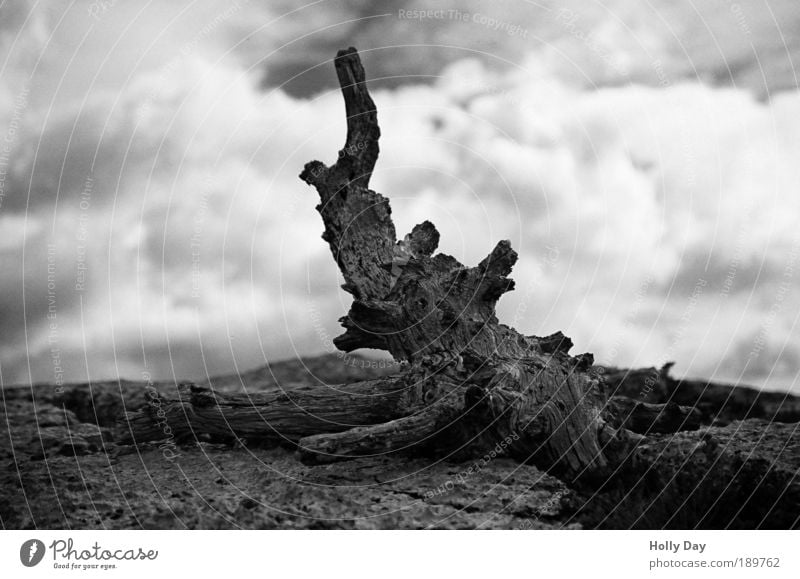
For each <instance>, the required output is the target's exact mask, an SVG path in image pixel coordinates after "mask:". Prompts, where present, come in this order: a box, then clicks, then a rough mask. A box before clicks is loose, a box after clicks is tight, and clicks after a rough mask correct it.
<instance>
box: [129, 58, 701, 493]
mask: <svg viewBox="0 0 800 579" xmlns="http://www.w3.org/2000/svg"><path fill="white" fill-rule="evenodd" d="M335 67H336V72H337V75H338V78H339V84H340V85H341V90H342V94H343V95H344V101H345V110H346V114H347V139H346V142H345V145H344V148H343V149H342V150H341V151H340V152H339V156H338V160H337V161H336V163H335V164H333V165H332V166H327V165H325V164H323V163H322V162H320V161H312V162H310V163H308V164H307V165H306V166H305V168H304V170H303V172H302V174H301V175H300V177H301V179H303V180H304V181H305V182H306V183H308V184H309V185H313V186H314V187H315V188H316V190H317V192H318V193H319V197H320V204H319V205H318V206H317V210H318V211H319V213H320V215H321V216H322V220H323V223H324V226H325V232H324V233H323V236H322V237H323V239H324V240H325V241H326V242H327V243H328V244H329V246H330V249H331V253H332V254H333V258H334V259H335V260H336V263H337V264H338V266H339V268H340V270H341V272H342V274H343V276H344V279H345V282H346V283H345V284H344V285H343V286H342V287H343V289H344V290H345V291H347V292H349V293H350V294H351V295H352V296H353V304H352V307H351V308H350V312H349V313H348V314H347V316H345V317H343V318H341V320H340V321H341V323H342V325H343V327H344V328H345V332H344V333H343V334H342V335H341V336H339V337H338V338H336V339H335V340H334V342H335V344H336V346H337V347H338V348H339V349H340V350H343V351H347V352H349V351H352V350H355V349H358V348H376V349H380V350H385V351H387V352H389V353H390V354H391V355H392V356H393V357H394V358H395V359H396V360H399V361H403V362H404V364H403V366H402V368H403V372H402V373H400V374H399V375H396V376H393V377H390V378H386V379H380V380H370V381H366V382H356V383H353V384H347V385H344V386H319V387H316V388H303V389H295V390H285V391H280V392H277V393H262V394H257V395H246V394H236V395H231V394H221V393H217V392H214V391H213V390H210V389H208V388H201V387H198V386H196V385H186V386H184V387H183V388H182V389H181V396H180V397H179V399H178V400H172V401H161V400H159V401H158V403H157V404H156V403H152V404H149V405H148V406H146V407H144V408H142V409H140V410H139V411H137V412H134V413H131V414H128V415H127V416H126V417H125V419H124V420H123V421H122V424H121V426H120V430H119V436H118V440H120V439H121V440H122V441H127V442H142V441H152V440H159V439H162V438H164V437H165V436H166V434H165V433H166V431H167V430H168V431H169V434H170V435H176V436H189V437H196V436H198V435H201V434H204V435H219V436H226V435H227V436H235V437H240V438H247V439H254V438H263V439H275V440H284V441H288V442H290V443H292V444H295V445H296V446H297V448H298V450H299V452H300V455H301V457H302V458H303V459H305V460H314V461H332V460H338V459H345V458H352V457H356V456H365V455H372V454H377V453H387V452H394V451H398V452H400V451H403V452H408V453H413V454H429V453H432V454H436V455H439V456H442V455H444V456H451V457H467V456H470V455H481V454H484V453H486V452H487V451H489V450H490V449H495V448H497V447H498V445H499V446H500V448H502V450H503V451H504V452H506V453H507V454H509V455H511V456H513V457H516V458H517V459H519V460H521V461H531V462H533V463H535V464H536V465H537V466H539V467H542V468H546V469H551V470H555V471H556V472H558V473H561V474H566V475H570V476H572V477H573V478H577V477H581V476H584V475H586V474H591V475H598V474H600V475H602V474H605V473H608V472H610V471H611V470H612V469H614V468H616V467H617V466H618V465H619V463H620V461H622V460H624V458H625V457H626V456H628V454H629V452H630V449H631V446H632V444H633V441H634V440H635V439H636V437H635V436H634V437H631V436H630V435H629V431H628V430H627V429H626V428H633V426H632V425H638V427H639V428H640V429H641V428H644V427H646V426H647V424H656V423H657V426H658V427H659V430H663V428H664V425H665V424H677V423H679V422H680V416H679V415H680V413H681V412H682V411H683V410H681V408H680V407H675V405H672V406H671V407H670V415H669V420H668V421H665V420H660V416H659V414H660V413H659V411H658V408H654V407H653V406H652V405H648V406H647V407H644V406H641V405H630V404H620V403H617V404H612V405H609V404H608V399H607V396H606V393H605V392H604V388H603V381H602V378H601V376H600V375H599V374H598V373H597V372H595V371H594V370H593V368H592V363H593V358H592V355H591V354H581V355H578V356H570V354H569V350H570V348H571V347H572V343H571V341H570V340H569V338H567V337H565V336H563V335H562V334H561V333H557V334H554V335H552V336H548V337H545V338H540V337H536V336H524V335H522V334H520V333H519V332H517V331H516V330H514V329H513V328H509V327H508V326H505V325H503V324H501V323H500V322H499V321H498V319H497V317H496V315H495V304H496V303H497V300H498V299H499V298H500V297H501V296H502V295H503V294H504V293H505V292H508V291H510V290H512V289H513V288H514V282H513V280H511V279H510V278H509V277H508V276H509V274H510V273H511V269H512V267H513V265H514V263H515V262H516V261H517V254H516V252H515V251H514V250H513V249H512V248H511V245H510V243H509V242H508V241H500V242H499V243H498V244H497V245H496V246H495V248H494V249H492V250H491V252H489V254H488V256H487V257H486V258H485V259H484V260H483V261H481V262H480V263H479V264H478V265H476V266H474V267H468V266H465V265H462V264H461V263H459V262H458V260H456V259H455V258H453V257H451V256H449V255H444V254H441V253H439V254H435V255H434V252H435V250H436V247H437V245H438V242H439V232H438V231H437V230H436V228H435V227H434V225H433V224H431V223H430V222H428V221H425V222H423V223H421V224H419V225H417V226H416V227H414V229H413V230H412V231H411V232H410V233H409V234H407V235H406V236H405V237H403V238H402V239H401V240H399V241H398V239H397V235H396V232H395V227H394V223H393V222H392V218H391V208H390V206H389V200H388V199H387V198H385V197H383V196H382V195H380V194H379V193H376V192H375V191H372V190H371V189H369V181H370V177H371V175H372V171H373V168H374V166H375V162H376V161H377V159H378V151H379V149H378V140H379V137H380V129H379V127H378V120H377V111H376V109H375V104H374V102H373V101H372V98H371V97H370V95H369V92H368V91H367V85H366V82H365V75H364V69H363V67H362V65H361V61H360V59H359V56H358V53H357V51H356V50H355V49H354V48H350V49H348V50H343V51H340V52H339V54H338V55H337V57H336V60H335ZM614 412H617V413H619V412H628V413H636V414H637V416H636V417H633V418H631V417H630V416H625V417H621V418H620V417H619V416H614V415H613V414H614ZM686 413H687V414H688V411H686ZM643 424H644V425H645V426H644V427H643V426H642V425H643ZM612 425H614V426H612Z"/></svg>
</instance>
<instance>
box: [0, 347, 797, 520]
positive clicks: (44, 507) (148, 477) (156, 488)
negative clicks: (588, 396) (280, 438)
mask: <svg viewBox="0 0 800 579" xmlns="http://www.w3.org/2000/svg"><path fill="white" fill-rule="evenodd" d="M396 370H397V368H396V367H394V366H393V365H392V364H386V363H385V362H384V363H379V362H373V361H369V360H365V359H362V358H359V357H348V358H346V359H344V360H342V359H341V358H339V357H338V356H336V355H331V356H321V357H317V358H311V359H307V360H303V361H288V362H282V363H278V364H273V365H272V366H271V367H269V368H262V369H259V370H255V371H252V372H248V373H246V374H243V375H241V376H227V377H220V378H215V379H212V380H211V384H212V386H213V387H214V388H217V389H220V390H226V391H235V390H242V389H245V390H247V391H251V392H252V391H262V390H267V389H270V388H276V387H279V386H280V387H282V388H292V387H293V386H299V385H307V384H309V383H311V381H316V380H319V381H321V382H323V383H334V384H335V383H343V382H348V381H353V380H356V379H363V378H369V377H375V376H378V375H383V374H389V373H392V372H394V371H396ZM668 370H669V369H668V368H665V369H661V370H657V369H643V370H636V371H627V370H619V369H613V368H608V369H605V374H606V380H607V383H608V384H609V387H610V388H611V389H612V391H616V392H617V393H618V394H626V395H628V396H631V397H632V398H634V399H637V400H638V399H641V400H643V401H646V402H668V401H674V402H678V403H679V404H683V405H690V406H694V407H695V408H697V409H698V411H699V414H698V416H699V421H700V426H699V428H698V426H697V425H694V426H692V428H694V429H693V430H687V431H682V432H678V433H677V434H663V435H651V436H649V437H648V439H647V441H646V443H644V444H643V445H642V447H641V449H640V454H641V460H639V461H638V462H637V463H636V464H635V465H633V466H632V467H631V469H629V470H627V471H626V472H620V473H617V475H616V476H614V477H612V478H610V479H609V480H607V481H602V482H595V483H594V484H593V485H592V486H587V485H585V484H581V485H578V484H573V483H572V482H571V481H562V480H559V479H557V478H555V477H553V476H551V475H548V474H546V473H544V472H542V471H540V470H538V469H537V468H536V467H535V466H532V465H521V464H518V463H516V462H514V461H512V460H510V459H507V458H500V457H498V458H494V459H492V460H491V461H490V462H488V463H484V462H483V461H476V462H462V463H453V462H447V461H435V460H431V459H418V458H416V459H412V458H408V457H402V456H393V457H380V458H370V459H359V460H353V461H349V462H341V463H334V464H329V465H313V466H312V465H305V464H303V463H301V462H300V461H298V460H297V459H296V456H295V454H294V452H293V450H292V449H290V448H282V447H264V446H259V445H254V444H251V443H248V442H247V441H239V442H238V443H236V444H234V445H230V444H216V443H212V442H210V441H202V440H201V441H193V442H185V443H181V444H178V445H177V446H174V447H171V446H164V445H162V446H160V447H159V446H158V445H157V444H152V445H147V446H140V447H138V448H135V447H131V446H124V445H118V444H115V442H114V425H115V421H116V419H117V417H118V416H120V414H121V412H123V410H124V409H129V410H130V409H133V408H135V407H137V406H140V405H141V404H143V403H144V393H145V390H146V389H147V386H148V384H145V383H137V382H127V381H122V382H116V381H115V382H102V383H93V384H91V385H86V384H79V385H70V386H66V387H64V388H63V391H60V392H57V391H56V388H55V387H54V386H52V385H39V386H35V387H33V388H31V387H29V386H27V387H7V388H5V389H3V390H2V395H3V397H2V401H1V402H2V405H0V417H1V418H2V422H3V423H4V424H5V427H3V428H2V434H0V464H2V465H3V468H2V470H0V525H1V526H2V527H3V528H78V529H87V528H88V529H98V528H115V529H120V528H122V529H129V528H148V529H156V528H157V529H163V528H170V529H171V528H178V529H183V528H370V529H372V528H380V529H384V528H388V529H406V528H413V529H418V528H462V529H477V528H481V529H497V528H499V529H538V528H595V527H600V528H695V527H699V528H797V527H800V476H798V475H799V474H800V432H798V421H800V399H798V398H797V397H792V396H788V395H786V394H784V393H760V392H758V391H756V390H753V389H748V388H742V387H737V388H734V387H732V386H726V385H720V384H708V383H705V382H701V381H678V380H673V379H671V378H670V377H669V372H668ZM151 385H152V387H154V388H156V389H157V390H158V391H159V392H161V393H162V394H163V395H165V396H169V395H170V394H171V393H174V392H175V385H174V384H169V383H155V384H151Z"/></svg>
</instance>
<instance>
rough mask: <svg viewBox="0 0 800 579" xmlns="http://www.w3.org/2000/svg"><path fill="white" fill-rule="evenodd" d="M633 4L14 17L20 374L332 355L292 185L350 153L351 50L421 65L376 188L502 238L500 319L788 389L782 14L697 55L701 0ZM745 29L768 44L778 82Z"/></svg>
mask: <svg viewBox="0 0 800 579" xmlns="http://www.w3.org/2000/svg"><path fill="white" fill-rule="evenodd" d="M629 4H630V3H626V4H625V7H624V8H623V4H622V3H616V2H606V3H605V4H603V5H597V6H594V7H593V8H591V9H587V8H583V7H581V6H580V4H579V3H577V2H576V3H574V5H572V4H569V3H567V4H563V3H559V5H558V7H557V8H556V7H554V6H549V5H546V6H545V8H544V9H541V8H540V9H536V8H535V7H532V5H530V4H528V3H524V2H504V3H501V5H500V7H499V8H495V7H494V6H495V4H492V5H489V4H487V3H480V2H475V3H468V4H465V5H464V8H462V11H463V12H465V13H470V14H473V15H474V14H485V15H490V16H491V17H492V18H493V19H494V21H495V22H499V23H503V22H505V23H508V26H506V27H505V28H501V26H502V25H497V26H498V28H497V29H493V28H492V26H491V25H489V24H487V23H481V21H480V19H478V20H473V19H471V18H468V19H466V20H461V21H458V20H457V19H453V18H445V19H441V18H440V19H433V20H430V21H424V22H419V21H413V20H408V19H403V18H398V12H397V10H398V7H397V6H398V5H393V7H392V8H386V9H384V7H383V6H381V5H378V6H377V7H370V8H367V7H359V6H358V5H356V4H355V3H349V2H338V3H337V2H325V3H320V4H318V5H315V6H312V7H308V8H304V9H298V10H297V12H295V13H289V12H290V10H292V8H291V7H288V4H287V6H286V7H282V6H279V5H273V4H270V7H263V6H260V5H256V4H255V3H248V2H241V1H240V2H239V3H238V4H234V5H232V6H233V8H228V9H225V10H223V11H221V10H220V8H217V7H214V6H213V5H212V4H211V3H193V4H180V5H178V4H175V5H171V6H170V7H169V8H165V7H161V8H158V9H156V8H146V9H143V8H141V7H138V6H127V5H126V6H123V5H122V3H119V4H116V3H107V4H105V9H103V10H101V9H100V8H98V6H103V5H102V4H97V3H95V4H91V3H84V4H83V5H78V6H73V7H71V8H67V7H66V4H64V5H58V4H56V5H51V6H50V7H49V8H47V9H46V11H45V10H44V9H36V10H35V11H34V12H33V13H32V15H31V17H30V18H27V16H28V11H27V8H24V9H23V8H22V7H21V5H17V7H16V8H9V7H6V6H4V7H3V8H2V9H0V11H4V12H5V13H4V15H3V16H6V15H7V16H8V17H7V18H4V19H0V22H3V25H2V26H3V28H2V30H0V43H2V46H3V47H4V53H5V54H6V55H7V58H6V60H5V65H4V68H3V69H2V75H1V76H0V131H2V130H6V129H7V131H6V133H7V134H3V133H0V139H2V138H4V137H7V140H8V153H7V154H6V156H5V157H3V158H2V159H0V161H2V163H1V164H0V171H3V181H2V182H0V183H1V184H2V187H3V189H2V194H3V197H2V205H0V228H1V230H2V231H3V232H4V236H3V240H2V242H0V262H2V265H3V272H4V276H3V277H2V281H0V291H2V296H3V297H2V298H0V319H2V320H3V326H4V328H5V337H4V339H3V340H2V342H0V363H2V366H1V367H0V369H2V379H3V381H4V382H6V383H9V382H16V381H28V380H30V379H33V380H50V381H52V380H54V379H56V378H60V377H59V376H57V372H56V371H57V369H63V371H64V373H65V378H66V379H70V380H79V379H85V378H86V377H87V375H88V376H91V377H93V378H108V377H113V376H116V375H123V376H130V377H134V378H136V377H139V376H140V375H141V372H142V371H144V370H148V371H149V372H150V373H151V374H152V375H154V376H162V377H173V376H175V377H177V378H184V377H199V376H203V375H205V374H206V373H216V372H223V371H232V370H234V369H237V368H238V369H240V370H242V369H247V368H250V367H252V366H256V365H259V364H263V363H264V362H265V361H268V360H275V359H279V358H282V357H286V356H290V355H293V354H295V353H297V354H300V355H307V354H312V353H318V352H321V351H323V350H325V349H327V348H329V347H330V344H329V340H330V338H331V337H333V336H335V335H336V333H337V324H336V319H337V318H338V317H339V316H340V315H342V314H343V313H344V312H345V311H346V310H347V307H348V305H349V299H350V298H349V296H348V295H347V294H344V293H343V292H341V291H339V290H338V283H339V279H338V273H337V271H336V268H335V264H334V262H333V260H332V259H331V258H330V255H329V253H328V250H327V247H326V246H325V244H324V243H323V242H322V241H321V240H320V239H319V234H320V232H321V222H320V220H319V217H318V215H317V214H316V212H315V211H314V210H313V208H314V205H315V204H316V199H315V193H314V192H313V190H311V189H310V188H308V187H306V186H305V185H304V184H302V183H301V182H300V181H299V179H298V178H297V174H298V173H299V171H300V169H301V168H302V166H303V164H304V163H305V162H307V161H309V160H311V159H315V158H319V159H321V160H323V161H328V162H330V161H331V160H332V159H333V157H334V155H335V152H336V151H337V150H338V148H339V147H340V145H341V142H342V141H343V137H344V118H343V107H342V104H341V100H340V96H339V95H338V94H337V92H336V91H335V90H329V89H331V88H333V87H332V84H331V83H332V81H333V74H332V71H331V65H330V63H326V62H325V61H327V60H329V59H330V58H331V57H332V56H333V54H334V53H335V49H336V48H337V47H339V46H343V45H348V44H351V43H353V44H357V45H358V46H359V47H360V48H362V49H365V50H366V52H365V60H366V62H367V66H368V69H369V70H368V73H369V74H370V76H388V75H395V74H400V75H406V76H405V77H404V78H402V79H395V80H394V81H392V82H388V81H386V82H384V83H377V86H378V87H380V88H378V89H377V90H376V91H375V100H376V102H377V104H378V108H379V115H380V118H381V125H382V130H383V135H384V137H383V140H382V142H381V148H382V156H381V159H380V160H379V162H378V167H377V171H376V173H375V175H374V178H373V181H372V186H373V187H374V188H375V189H377V190H379V191H381V192H383V193H385V194H387V195H389V196H390V197H391V199H392V203H393V207H394V215H395V220H396V222H397V225H398V229H399V230H400V231H401V232H404V231H406V230H410V228H411V227H412V226H413V225H414V224H415V223H418V222H420V221H422V220H424V219H431V220H432V221H433V222H434V223H436V224H437V226H438V227H439V229H440V231H441V233H442V244H441V247H440V250H442V251H444V252H447V253H451V254H453V255H455V256H456V257H458V258H459V259H461V260H462V261H464V262H465V263H475V262H477V261H478V260H480V259H481V258H482V257H483V256H484V255H485V254H486V253H487V252H488V251H489V250H490V249H491V247H493V246H494V244H495V243H496V242H497V240H499V239H502V238H508V239H511V240H512V243H513V245H514V246H515V247H516V248H517V249H518V251H519V252H520V255H521V259H520V261H519V264H518V266H517V268H516V270H515V275H514V277H515V278H516V279H517V282H518V290H517V291H516V292H513V293H512V294H508V295H507V296H506V297H505V298H504V299H503V301H502V302H501V318H502V319H504V320H505V321H508V322H510V323H513V324H514V325H516V326H517V327H518V328H519V329H520V330H522V331H525V332H527V333H537V334H545V333H549V332H552V331H555V330H563V331H564V332H565V333H567V334H569V335H571V336H572V337H573V339H574V340H575V342H576V348H577V349H579V350H582V351H593V352H595V353H596V357H597V359H598V360H599V361H601V362H605V363H611V364H618V365H645V364H660V363H663V362H665V361H667V360H670V359H674V360H677V361H678V365H677V370H678V371H679V372H680V373H686V374H690V375H694V376H708V377H714V378H717V379H725V380H738V379H742V380H745V381H747V382H751V383H756V384H765V385H767V386H770V387H784V388H787V387H792V385H793V380H794V376H795V375H796V373H797V369H798V364H800V360H798V357H797V355H796V354H795V352H797V351H798V346H800V344H798V343H797V342H798V340H797V338H796V335H797V332H796V331H795V327H794V325H795V320H796V318H797V314H798V312H800V300H798V297H797V291H796V288H797V285H798V279H797V278H798V274H795V272H794V269H796V267H797V263H796V262H797V251H798V249H799V248H800V239H798V235H797V233H795V230H796V226H795V216H796V215H797V211H798V209H800V208H799V207H798V203H799V202H800V201H798V198H797V195H796V194H795V191H796V190H797V189H798V186H799V185H800V174H799V173H800V171H799V170H798V169H797V168H796V162H795V160H796V159H797V158H798V155H800V121H798V120H797V119H798V118H800V115H798V113H800V97H799V96H798V94H797V93H796V92H788V91H787V92H777V90H776V89H778V88H784V87H786V86H788V84H790V82H789V80H787V79H790V77H789V76H788V73H787V70H786V69H785V67H784V68H782V65H781V62H783V61H782V60H781V58H780V57H779V56H776V55H775V54H776V51H777V48H775V46H774V35H769V34H767V32H766V31H767V30H768V28H769V24H770V23H769V22H768V21H765V19H764V18H763V17H762V16H760V15H759V14H758V13H751V12H747V13H746V14H744V17H742V13H741V12H740V11H741V10H745V9H740V8H736V9H734V7H733V6H734V5H730V6H729V5H724V6H723V8H724V9H723V10H722V11H716V12H713V13H712V12H709V13H707V14H702V15H701V16H702V17H703V18H705V20H703V19H702V18H700V20H699V21H701V22H706V23H707V24H708V30H710V31H711V33H714V34H715V37H716V38H718V39H719V42H718V44H717V46H718V48H719V50H720V51H721V52H720V54H719V55H716V56H714V55H713V54H711V53H710V52H709V50H710V49H709V48H708V46H709V44H708V43H702V42H699V41H698V42H695V41H692V42H689V40H691V39H692V38H695V37H696V36H697V34H699V33H698V32H697V26H698V24H697V22H698V18H696V17H693V16H692V14H693V13H692V10H693V7H692V5H691V4H686V5H681V6H682V9H681V8H675V7H670V6H672V5H670V6H668V5H666V4H664V5H662V3H656V4H655V8H640V9H634V8H631V7H628V5H629ZM723 4H724V3H723ZM401 5H402V6H405V8H404V9H406V10H413V9H422V8H423V6H422V4H420V5H419V6H416V5H414V3H411V2H409V3H403V4H401ZM775 9H776V10H777V11H778V12H780V13H781V14H784V16H785V17H787V18H789V17H793V16H794V12H793V11H791V10H789V9H788V8H787V9H784V5H783V3H776V4H775ZM542 10H544V12H542ZM653 10H660V12H659V15H660V16H661V17H662V19H661V21H659V20H658V19H657V18H656V17H655V16H654V15H653V13H652V11H653ZM90 12H92V13H91V14H90ZM284 14H285V15H284ZM380 14H388V16H379V15H380ZM376 15H377V16H376ZM373 16H374V17H373ZM26 18H27V20H26ZM731 19H732V20H731ZM729 20H731V22H728V21H729ZM512 25H516V26H517V27H518V28H517V29H515V30H516V33H514V34H509V33H508V31H509V30H511V26H512ZM747 30H749V33H746V31H747ZM524 31H527V34H524ZM745 36H746V37H747V38H749V39H751V40H753V41H754V42H755V41H758V42H760V44H758V43H757V46H756V54H757V55H761V56H765V55H767V56H769V55H772V58H767V59H765V60H761V61H758V59H756V61H758V62H760V63H761V65H763V69H764V70H765V71H767V72H765V73H764V75H762V76H761V77H760V78H758V77H757V76H754V75H753V74H752V66H753V62H755V61H753V59H752V58H751V57H752V54H750V53H748V52H746V51H744V52H743V49H742V48H741V47H742V38H743V37H745ZM437 43H438V44H439V45H444V44H447V45H449V47H442V46H440V47H436V46H430V44H437ZM401 44H404V45H411V44H425V45H428V46H425V47H421V46H417V47H414V48H410V47H405V48H386V47H389V46H396V45H401ZM453 47H456V48H453ZM676 47H677V48H676ZM751 48H752V42H751ZM792 50H793V47H790V49H789V53H791V52H792ZM751 52H752V50H751ZM420 54H424V55H427V57H426V59H425V60H424V61H423V62H420V61H419V60H418V56H419V55H420ZM734 64H735V65H736V66H735V67H734V68H735V69H736V70H732V71H730V72H732V74H730V75H728V77H727V79H726V78H724V77H725V75H722V76H720V74H719V71H720V70H724V69H725V68H726V67H729V65H734ZM317 65H320V66H317ZM695 65H696V66H695ZM309 68H310V71H309V72H307V73H305V74H303V75H301V76H300V77H298V78H297V79H295V80H292V81H289V82H288V83H287V84H286V85H285V86H284V87H280V86H276V85H281V84H282V83H284V82H285V81H287V80H288V79H289V78H291V77H292V76H293V75H295V74H297V73H298V72H302V71H304V70H307V69H309ZM415 71H416V72H415ZM415 73H416V74H427V75H435V78H428V77H409V76H407V75H410V74H415ZM698 76H699V77H700V78H701V80H704V81H706V82H703V83H700V82H698V81H697V77H698ZM754 79H755V80H754ZM765 79H766V80H765ZM632 81H633V82H632ZM710 81H714V82H710ZM765 82H766V83H767V87H769V88H771V89H773V94H771V98H770V99H769V100H768V101H763V100H761V97H763V96H764V94H765V93H766V87H765V85H764V83H765ZM742 83H744V84H745V85H746V86H724V85H732V84H742ZM298 93H301V94H298ZM23 303H24V306H25V307H24V310H23Z"/></svg>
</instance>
